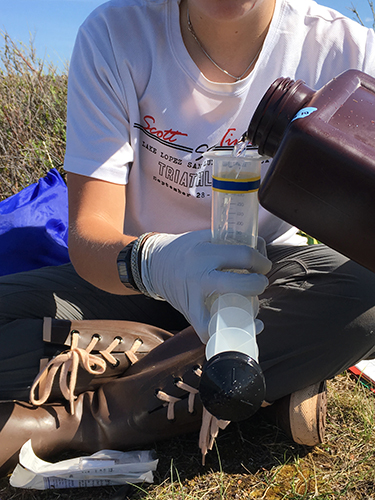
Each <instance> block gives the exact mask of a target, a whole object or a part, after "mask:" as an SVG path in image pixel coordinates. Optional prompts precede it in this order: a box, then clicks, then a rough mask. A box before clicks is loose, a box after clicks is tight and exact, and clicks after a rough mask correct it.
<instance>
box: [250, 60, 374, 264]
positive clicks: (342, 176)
mask: <svg viewBox="0 0 375 500" xmlns="http://www.w3.org/2000/svg"><path fill="white" fill-rule="evenodd" d="M247 139H248V140H250V142H251V143H252V144H253V145H256V146H258V148H259V152H260V154H264V155H267V156H270V157H273V161H272V164H271V166H270V169H269V171H268V173H267V175H266V177H265V179H264V180H263V182H262V184H261V187H260V190H259V200H260V203H261V205H262V206H263V207H264V208H266V209H267V210H269V211H270V212H271V213H273V214H274V215H276V216H278V217H280V218H281V219H283V220H285V221H287V222H289V223H290V224H292V225H294V226H296V227H298V228H299V229H301V230H303V231H305V232H306V233H308V234H309V235H311V236H313V237H315V238H316V239H318V240H319V241H321V242H323V243H325V244H326V245H328V246H330V247H331V248H334V249H335V250H337V251H339V252H340V253H342V254H344V255H346V256H347V257H349V258H351V259H353V260H355V261H357V262H358V263H360V264H362V265H363V266H365V267H367V268H368V269H371V270H372V271H375V79H374V78H372V77H370V76H369V75H367V74H365V73H362V72H360V71H357V70H348V71H346V72H344V73H342V74H341V75H339V76H338V77H337V78H335V79H333V80H332V81H330V82H329V83H328V84H327V85H325V86H324V87H322V88H321V89H320V90H318V91H314V90H312V89H310V88H309V87H308V86H307V85H305V83H304V82H303V81H301V80H297V81H293V80H291V79H289V78H279V79H277V80H276V81H275V82H274V83H273V84H272V85H271V87H270V88H269V89H268V91H267V92H266V94H265V95H264V97H263V99H262V100H261V102H260V104H259V106H258V107H257V109H256V111H255V113H254V116H253V118H252V120H251V122H250V125H249V129H248V132H247Z"/></svg>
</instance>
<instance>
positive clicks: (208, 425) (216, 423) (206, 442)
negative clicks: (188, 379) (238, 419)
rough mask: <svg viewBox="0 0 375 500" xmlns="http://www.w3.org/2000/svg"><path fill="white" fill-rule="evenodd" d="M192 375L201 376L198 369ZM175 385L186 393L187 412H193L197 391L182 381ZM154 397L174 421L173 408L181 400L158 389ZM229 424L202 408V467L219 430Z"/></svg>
mask: <svg viewBox="0 0 375 500" xmlns="http://www.w3.org/2000/svg"><path fill="white" fill-rule="evenodd" d="M193 371H194V373H195V374H196V375H197V376H198V377H200V376H201V375H202V370H201V369H200V368H195V369H194V370H193ZM175 385H176V386H177V387H178V388H180V389H182V390H184V391H186V392H188V393H189V396H188V412H189V413H193V412H194V402H195V396H196V394H198V392H199V391H198V389H195V387H192V386H190V385H188V384H186V383H185V382H184V381H183V380H181V379H180V380H176V381H175ZM156 397H157V398H158V399H160V400H161V401H163V402H164V406H167V419H168V420H174V418H175V414H174V406H175V404H176V403H177V402H178V401H181V398H177V397H175V396H172V395H170V394H167V393H166V392H164V391H161V390H160V389H159V390H158V391H157V393H156ZM229 423H230V422H229V421H228V420H219V419H218V418H216V417H214V416H213V415H212V414H211V413H210V412H208V411H207V410H206V408H205V407H203V412H202V424H201V429H200V432H199V448H200V450H201V453H202V465H205V460H206V455H207V453H208V451H209V450H212V447H213V444H214V442H215V439H216V437H217V435H218V434H219V431H220V429H225V428H226V427H227V425H228V424H229Z"/></svg>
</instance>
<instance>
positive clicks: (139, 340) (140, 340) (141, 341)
mask: <svg viewBox="0 0 375 500" xmlns="http://www.w3.org/2000/svg"><path fill="white" fill-rule="evenodd" d="M137 340H138V342H140V343H141V344H142V345H143V340H142V339H140V338H139V337H137V338H136V339H135V342H137Z"/></svg>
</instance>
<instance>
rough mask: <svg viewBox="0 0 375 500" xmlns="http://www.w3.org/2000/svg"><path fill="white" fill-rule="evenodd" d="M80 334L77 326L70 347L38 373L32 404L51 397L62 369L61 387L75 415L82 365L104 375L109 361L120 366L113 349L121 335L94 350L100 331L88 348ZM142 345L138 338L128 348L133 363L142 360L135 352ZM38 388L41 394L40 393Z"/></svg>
mask: <svg viewBox="0 0 375 500" xmlns="http://www.w3.org/2000/svg"><path fill="white" fill-rule="evenodd" d="M79 336H80V334H79V332H78V331H77V330H73V331H72V332H71V346H70V350H69V351H65V352H62V353H61V354H58V355H57V356H55V357H54V358H52V359H51V360H50V361H49V363H48V364H47V365H46V366H45V367H44V369H43V370H42V371H41V372H40V373H39V374H38V375H37V377H36V378H35V380H34V382H33V385H32V386H31V390H30V401H31V403H32V404H34V405H36V406H39V405H42V404H43V403H45V402H46V401H47V399H48V398H49V396H50V394H51V391H52V386H53V382H54V380H55V377H56V374H57V372H58V370H59V369H60V376H59V386H60V390H61V393H62V395H63V396H64V398H65V399H66V400H67V401H69V403H70V413H71V414H72V415H74V401H75V399H77V396H75V394H74V392H75V388H76V385H77V375H78V368H79V366H81V367H82V368H83V369H84V370H86V371H87V372H88V373H90V374H91V375H103V373H104V372H105V371H106V368H107V363H109V364H110V365H112V366H113V367H116V366H118V364H119V360H118V359H116V358H115V357H114V356H113V354H112V351H113V350H114V349H115V348H116V347H117V346H118V345H119V344H120V343H121V342H122V338H121V337H115V338H114V339H113V341H112V342H111V343H110V344H109V346H108V347H107V348H106V349H104V350H101V351H99V354H92V352H91V351H92V350H93V349H94V348H95V346H96V344H97V343H98V342H99V340H100V339H101V337H100V335H98V334H95V335H93V336H92V338H91V341H90V343H89V344H88V346H87V347H86V348H85V349H82V348H81V347H78V340H79ZM141 345H142V340H140V339H136V340H135V341H134V342H133V345H132V346H131V348H130V349H129V350H128V351H125V354H126V356H127V358H128V359H129V361H130V363H131V364H133V363H135V362H136V361H138V358H137V357H136V355H135V353H136V352H137V350H138V349H139V347H140V346H141ZM106 362H107V363H106ZM37 389H38V397H37V396H36V390H37Z"/></svg>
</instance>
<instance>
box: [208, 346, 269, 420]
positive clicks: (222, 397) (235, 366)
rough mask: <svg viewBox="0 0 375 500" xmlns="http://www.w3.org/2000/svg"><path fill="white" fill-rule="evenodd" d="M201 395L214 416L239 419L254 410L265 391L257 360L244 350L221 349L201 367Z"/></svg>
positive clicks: (258, 406) (260, 401)
mask: <svg viewBox="0 0 375 500" xmlns="http://www.w3.org/2000/svg"><path fill="white" fill-rule="evenodd" d="M199 393H200V398H201V400H202V403H203V405H204V406H205V408H206V409H207V410H208V411H209V412H210V413H211V414H212V415H214V417H216V418H218V419H222V420H230V421H232V422H239V421H240V420H245V419H247V418H249V417H251V416H252V415H254V413H256V412H257V411H258V410H259V408H260V406H261V404H262V402H263V401H264V398H265V394H266V384H265V379H264V376H263V372H262V370H261V368H260V366H259V364H258V363H257V362H256V361H255V360H254V359H253V358H251V357H250V356H248V355H247V354H243V353H242V352H236V351H226V352H220V353H219V354H216V355H215V356H213V357H212V358H211V359H210V360H209V361H208V362H207V363H206V364H205V365H204V367H203V373H202V377H201V381H200V385H199Z"/></svg>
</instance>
